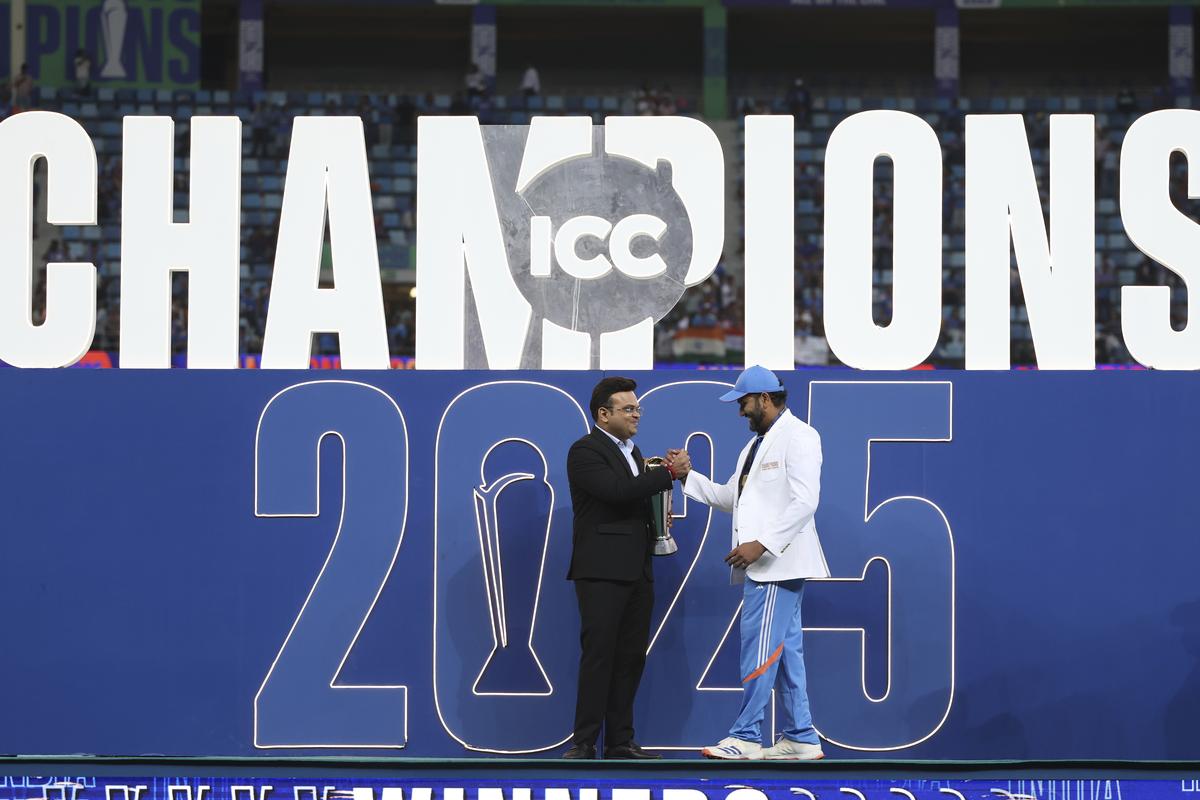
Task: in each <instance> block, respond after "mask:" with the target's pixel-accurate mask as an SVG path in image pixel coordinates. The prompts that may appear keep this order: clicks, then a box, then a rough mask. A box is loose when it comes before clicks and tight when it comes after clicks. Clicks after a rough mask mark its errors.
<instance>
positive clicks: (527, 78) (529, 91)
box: [521, 64, 542, 97]
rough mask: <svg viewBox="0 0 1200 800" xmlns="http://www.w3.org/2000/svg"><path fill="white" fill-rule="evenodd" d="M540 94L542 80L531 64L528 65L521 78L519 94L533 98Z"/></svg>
mask: <svg viewBox="0 0 1200 800" xmlns="http://www.w3.org/2000/svg"><path fill="white" fill-rule="evenodd" d="M541 93H542V78H541V76H540V75H538V71H537V69H536V68H535V67H534V66H533V64H529V65H527V66H526V67H525V74H524V75H522V76H521V94H523V95H525V96H526V97H533V96H534V95H538V94H541Z"/></svg>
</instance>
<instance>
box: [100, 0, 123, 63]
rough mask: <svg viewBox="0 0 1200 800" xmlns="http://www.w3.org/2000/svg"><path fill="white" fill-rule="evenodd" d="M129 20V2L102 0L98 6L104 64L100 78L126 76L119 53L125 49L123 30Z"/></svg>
mask: <svg viewBox="0 0 1200 800" xmlns="http://www.w3.org/2000/svg"><path fill="white" fill-rule="evenodd" d="M128 21H129V4H128V3H127V2H126V1H125V0H104V3H103V4H102V5H101V6H100V25H101V28H102V29H103V30H102V33H101V35H102V36H103V37H104V65H103V66H102V67H101V68H100V77H101V78H116V79H124V78H128V77H129V75H128V73H126V72H125V65H124V64H122V63H121V54H122V52H123V51H124V50H125V30H126V25H127V24H128Z"/></svg>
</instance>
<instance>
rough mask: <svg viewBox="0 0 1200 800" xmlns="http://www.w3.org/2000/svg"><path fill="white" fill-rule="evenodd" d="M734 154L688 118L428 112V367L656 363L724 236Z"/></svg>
mask: <svg viewBox="0 0 1200 800" xmlns="http://www.w3.org/2000/svg"><path fill="white" fill-rule="evenodd" d="M723 166H724V159H723V157H722V152H721V145H720V142H719V141H718V140H717V138H716V135H715V134H714V133H713V132H712V131H711V130H710V129H709V128H708V127H707V126H706V125H704V124H703V123H701V122H699V121H698V120H693V119H688V118H683V117H610V118H608V119H607V120H606V121H605V124H604V125H603V126H593V125H592V122H591V119H590V118H588V117H539V118H536V119H534V120H533V123H532V124H531V125H529V126H484V127H481V126H480V125H479V124H478V122H477V121H476V120H475V119H474V118H471V117H440V118H437V117H435V118H422V119H421V120H420V135H419V140H418V166H417V174H418V185H417V241H418V249H417V283H418V286H419V287H420V293H419V295H418V297H417V303H418V308H417V363H418V366H420V367H421V368H426V369H428V368H435V369H436V368H443V369H463V368H491V369H589V368H623V369H650V368H652V366H653V355H654V354H653V325H654V322H655V321H657V320H658V319H661V318H662V317H663V316H664V315H665V314H666V313H667V312H668V311H670V310H671V309H672V308H673V307H674V306H675V304H676V303H677V302H678V301H679V298H680V297H681V296H682V294H683V291H684V289H686V288H687V287H688V286H693V285H695V284H697V283H700V282H701V281H703V280H705V279H706V278H707V277H708V276H709V275H710V274H711V273H712V271H713V269H714V268H715V267H716V265H717V262H718V260H719V259H720V256H721V249H722V247H723V245H724V224H725V217H724V212H725V209H724V168H723Z"/></svg>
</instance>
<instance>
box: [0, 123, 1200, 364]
mask: <svg viewBox="0 0 1200 800" xmlns="http://www.w3.org/2000/svg"><path fill="white" fill-rule="evenodd" d="M191 124H192V126H193V127H192V135H193V140H194V146H193V147H192V151H191V163H190V168H191V173H192V178H191V197H190V210H189V221H188V222H186V223H177V222H174V221H173V220H174V211H173V208H172V205H173V192H172V190H171V177H172V174H173V173H172V169H171V167H172V161H173V155H172V152H171V139H172V134H171V127H172V126H171V122H170V120H169V119H166V118H161V117H149V118H137V117H126V119H125V128H124V136H125V141H124V152H125V157H124V162H125V179H124V184H123V191H122V220H121V239H122V264H121V272H122V285H121V309H120V311H121V316H120V319H121V337H120V338H121V353H120V356H121V357H122V358H121V361H122V366H137V367H158V368H162V367H167V366H169V363H170V348H169V344H170V342H169V323H168V320H169V313H170V280H169V278H170V275H171V274H172V273H173V272H178V271H186V272H187V273H188V274H189V276H190V280H189V297H188V300H189V311H190V314H189V328H188V334H189V336H188V345H187V357H188V366H190V367H230V366H233V365H235V364H236V363H237V362H236V358H237V350H236V348H237V340H238V324H239V320H238V315H237V308H238V304H239V298H238V296H237V294H238V280H237V272H238V267H239V266H240V265H239V264H238V256H237V249H238V244H237V243H238V241H239V239H240V220H239V214H238V210H239V209H238V208H237V206H238V199H239V198H240V169H241V164H240V155H241V154H240V153H239V152H238V148H239V146H240V141H241V137H240V129H241V124H240V122H239V121H238V120H237V119H236V118H232V117H201V116H197V117H193V118H192V122H191ZM418 128H419V136H418V147H417V187H416V191H417V197H418V200H419V202H418V204H417V218H416V228H417V251H416V252H417V264H416V269H417V283H418V285H419V286H420V289H421V291H420V294H419V295H416V300H417V314H416V334H417V340H416V353H417V366H418V367H419V368H422V369H462V368H476V367H482V368H488V369H517V368H524V369H588V368H603V369H618V368H620V369H645V368H650V367H652V366H653V323H654V322H655V321H656V320H658V319H661V318H662V317H663V316H664V315H665V314H667V313H668V312H669V311H670V310H671V309H672V308H673V307H674V305H675V304H676V303H677V302H678V301H679V299H680V298H681V296H682V294H683V290H684V289H685V288H686V287H689V286H694V285H696V284H698V283H701V282H703V281H704V280H706V279H707V278H708V277H709V276H710V275H711V274H712V272H713V270H714V269H715V268H716V266H717V264H718V262H719V261H720V258H721V254H722V252H723V248H724V245H725V241H724V230H725V208H724V194H725V187H726V170H725V164H724V155H723V152H722V148H721V144H720V142H719V141H718V139H717V137H716V135H715V134H714V133H713V131H712V130H711V129H710V128H708V126H706V125H705V124H704V123H703V122H701V121H700V120H697V119H691V118H684V117H609V118H607V119H606V120H605V123H604V125H603V126H594V125H593V124H592V121H591V118H590V117H536V118H534V120H533V121H532V123H531V124H530V125H528V126H480V124H479V121H478V120H477V119H476V118H473V117H422V118H421V119H420V120H419V123H418ZM793 130H794V121H793V120H792V119H791V118H790V117H786V116H770V117H766V116H753V115H752V116H749V117H747V118H746V160H745V163H746V182H745V215H746V219H745V231H746V259H745V286H746V320H745V341H746V359H747V362H759V363H765V364H768V365H770V366H772V367H773V368H775V369H788V368H790V367H791V366H792V363H793V362H792V347H793V337H794V333H795V329H794V324H793V316H794V313H795V301H794V292H795V280H794V273H793V270H794V258H793V255H794V248H795V244H796V236H795V219H796V211H795V208H794V202H795V197H794V190H793V183H792V179H793V177H794V170H795V165H794V160H793V158H794V149H793V142H792V136H793ZM965 131H966V134H965V140H966V164H965V168H966V182H965V183H966V209H965V210H966V252H965V267H966V300H965V308H964V309H963V318H964V322H965V327H966V338H965V352H966V366H967V368H968V369H1006V368H1008V366H1009V349H1010V346H1011V325H1010V315H1011V308H1012V299H1011V297H1010V288H1011V282H1010V279H1009V261H1010V257H1011V254H1014V253H1015V257H1016V263H1017V269H1018V273H1017V274H1018V277H1019V279H1020V283H1021V287H1022V289H1023V293H1024V298H1025V304H1026V306H1027V310H1028V315H1029V327H1030V334H1031V337H1032V340H1033V345H1034V352H1035V354H1036V359H1037V364H1038V366H1040V367H1043V368H1052V369H1091V368H1094V367H1095V351H1094V335H1095V330H1094V328H1095V319H1096V313H1095V263H1096V254H1095V239H1094V236H1095V195H1096V190H1095V181H1094V175H1095V161H1094V132H1095V122H1094V119H1093V118H1092V116H1091V115H1086V114H1056V115H1051V116H1050V131H1051V136H1050V171H1049V186H1047V187H1043V188H1046V189H1048V190H1049V195H1050V212H1051V213H1050V215H1049V220H1046V219H1044V218H1043V215H1042V209H1041V204H1040V200H1039V191H1038V190H1039V187H1038V183H1037V177H1036V175H1035V172H1034V170H1033V165H1032V159H1031V153H1030V148H1029V142H1028V139H1027V137H1026V133H1025V130H1024V125H1023V122H1022V120H1021V118H1020V117H1019V116H1018V115H967V117H966V126H965ZM1173 152H1181V153H1183V154H1184V156H1186V157H1187V158H1188V159H1189V160H1191V157H1192V156H1193V155H1195V156H1196V157H1197V158H1200V111H1192V110H1177V109H1174V110H1166V111H1156V112H1153V113H1151V114H1147V115H1145V116H1143V117H1141V118H1140V119H1138V120H1136V121H1135V122H1134V123H1133V125H1132V126H1131V127H1130V129H1129V131H1128V135H1127V136H1126V137H1125V140H1124V143H1123V146H1122V151H1121V162H1120V166H1121V182H1120V210H1121V218H1122V221H1123V222H1124V225H1125V229H1126V231H1127V233H1128V235H1129V238H1130V240H1131V241H1132V242H1133V244H1134V245H1135V246H1136V247H1137V248H1138V249H1139V250H1140V251H1141V252H1142V253H1144V254H1145V255H1146V256H1148V257H1149V258H1151V259H1153V260H1154V261H1155V262H1157V263H1159V264H1161V265H1163V266H1164V267H1166V268H1167V269H1168V270H1170V271H1171V272H1173V273H1175V274H1176V275H1178V276H1180V277H1181V278H1182V279H1183V281H1184V283H1185V284H1187V285H1189V286H1194V285H1195V283H1196V281H1195V280H1192V278H1193V277H1194V273H1195V277H1196V279H1197V280H1200V273H1197V267H1195V266H1193V265H1192V260H1193V259H1192V256H1191V254H1192V253H1194V252H1195V250H1196V248H1197V246H1200V225H1197V224H1196V223H1195V222H1194V221H1192V220H1189V219H1188V218H1187V217H1186V216H1184V215H1183V214H1182V213H1181V212H1179V211H1178V210H1177V209H1175V208H1174V206H1173V205H1172V202H1171V198H1170V194H1169V177H1170V156H1171V153H1173ZM881 157H886V158H889V159H891V161H892V163H893V165H894V174H895V180H894V183H895V192H894V206H893V207H894V213H895V217H894V248H893V256H892V263H891V264H875V263H874V262H873V258H874V256H873V246H872V238H873V234H874V232H873V228H872V221H873V219H872V202H873V197H874V179H873V165H874V164H875V162H876V160H877V159H879V158H881ZM38 159H45V160H46V162H47V166H48V176H49V177H48V181H47V189H46V198H47V220H48V222H49V223H50V224H52V225H95V224H96V186H97V170H96V152H95V148H94V146H93V145H92V142H91V140H90V139H89V138H88V135H87V133H86V132H85V131H84V129H83V128H82V127H81V126H80V125H79V124H78V123H76V122H75V121H73V120H72V119H70V118H69V117H67V116H65V115H63V114H58V113H52V112H42V111H35V112H28V113H23V114H18V115H14V116H12V117H10V118H8V119H6V120H4V121H3V122H0V178H4V179H3V180H0V187H3V188H2V189H0V226H2V231H0V232H2V233H3V234H4V237H3V238H4V240H5V241H7V242H9V243H10V247H8V248H7V249H6V250H5V256H6V258H5V260H3V261H0V360H3V361H5V362H7V363H9V364H12V365H14V366H21V367H61V366H68V365H70V364H72V363H74V362H75V361H77V360H79V359H80V358H81V357H82V356H83V355H84V354H85V353H86V352H87V350H88V348H89V347H90V346H91V343H92V340H93V338H94V334H95V319H96V312H97V303H96V269H95V267H94V265H92V264H90V263H83V262H79V263H59V262H55V263H51V264H48V265H47V266H46V312H45V319H44V320H41V319H40V318H39V316H38V315H35V314H34V312H33V308H32V306H33V302H34V301H33V296H34V285H35V280H34V275H35V272H34V264H33V248H32V245H31V240H32V237H31V231H32V227H33V219H32V215H33V205H32V199H31V195H32V183H33V165H34V163H36V161H37V160H38ZM825 160H826V163H825V199H826V203H825V206H826V210H825V218H824V220H823V222H824V250H825V264H824V287H825V293H824V302H825V308H824V321H825V330H826V334H827V337H828V341H829V346H830V349H831V350H832V351H833V352H834V353H835V354H836V355H837V356H838V358H839V359H841V360H842V361H843V362H844V363H845V364H847V365H848V366H851V367H856V368H860V369H905V368H909V367H913V366H916V365H918V364H920V363H921V362H923V361H924V360H925V359H927V358H928V356H929V353H930V352H931V351H932V350H933V348H934V346H935V344H936V342H937V340H938V337H939V336H940V334H941V330H942V318H943V310H944V309H943V303H942V296H941V288H942V286H941V281H942V276H943V265H942V255H943V253H942V219H943V212H944V209H943V205H942V204H943V199H942V194H941V185H942V179H943V165H942V159H941V148H940V145H939V144H938V141H937V135H936V133H935V132H934V131H933V129H932V128H930V126H929V125H928V124H927V123H926V122H925V121H924V120H923V119H921V118H920V117H918V116H916V115H914V114H910V113H906V112H901V111H863V112H860V113H857V114H853V115H851V116H849V117H847V118H846V119H845V120H843V121H842V122H841V123H840V124H839V125H838V126H837V128H836V129H835V130H834V132H833V134H832V135H831V137H830V140H829V144H828V147H827V151H826V155H825ZM564 175H565V176H566V177H564ZM582 178H586V180H582ZM580 187H582V189H586V190H587V192H590V194H588V195H587V197H586V198H584V200H583V201H581V200H580V195H579V194H578V191H582V189H581V188H580ZM1197 187H1200V170H1192V171H1191V172H1190V173H1189V177H1188V195H1189V197H1193V198H1194V197H1197V196H1200V188H1197ZM585 201H586V202H585ZM589 203H590V207H587V208H584V207H583V206H587V205H588V204H589ZM597 209H603V211H602V212H601V211H597ZM327 226H328V233H329V240H330V245H331V247H330V251H331V253H332V266H333V269H332V271H333V275H334V286H333V288H321V287H320V285H319V281H320V276H321V259H322V252H323V241H324V236H325V231H326V227H327ZM275 254H276V255H275V264H274V273H273V275H272V280H271V296H270V298H269V299H270V305H269V309H270V310H269V313H268V316H267V323H266V330H265V331H264V336H263V355H262V366H264V367H268V368H288V369H297V368H304V367H306V366H307V365H308V363H309V358H310V355H311V350H312V338H313V336H314V335H315V334H318V333H336V334H338V336H339V346H340V351H341V361H342V366H344V367H349V368H356V369H386V368H388V366H389V365H390V358H389V353H388V346H387V330H386V321H385V317H384V308H383V292H382V282H381V279H380V274H379V266H380V265H379V253H378V250H377V246H376V227H375V219H374V212H373V208H372V199H371V189H370V178H369V174H368V165H367V156H366V144H365V138H364V132H363V124H362V121H361V120H360V119H359V118H357V117H313V118H305V117H300V118H297V119H296V120H295V123H294V127H293V136H292V142H291V150H290V153H289V158H288V166H287V182H286V184H285V188H284V193H283V201H282V208H281V211H280V216H279V229H278V241H277V243H276V248H275ZM889 268H890V270H891V273H892V286H891V297H892V299H893V303H892V305H893V313H892V319H891V320H890V321H889V322H888V323H887V324H886V325H880V324H877V323H876V322H875V321H874V319H873V316H872V307H873V301H874V295H875V294H876V293H877V292H878V291H879V290H878V287H876V285H875V283H876V276H877V275H878V274H879V272H880V271H885V272H886V271H887V270H889ZM469 301H473V302H469ZM1189 301H1190V297H1189ZM1170 304H1171V289H1170V288H1169V287H1167V286H1124V287H1122V292H1121V330H1122V335H1123V337H1124V340H1125V342H1126V344H1127V346H1128V348H1129V351H1130V353H1131V354H1132V356H1133V357H1134V358H1135V359H1136V360H1137V361H1139V362H1140V363H1142V364H1144V365H1146V366H1151V367H1155V368H1158V369H1195V368H1197V367H1200V326H1191V325H1189V326H1187V327H1186V328H1184V329H1183V330H1178V331H1176V330H1174V329H1173V328H1172V326H1171V309H1170Z"/></svg>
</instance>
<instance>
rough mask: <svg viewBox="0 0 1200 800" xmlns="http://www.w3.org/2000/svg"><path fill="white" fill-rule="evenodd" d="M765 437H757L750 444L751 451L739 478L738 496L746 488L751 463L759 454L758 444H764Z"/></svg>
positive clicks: (747, 455)
mask: <svg viewBox="0 0 1200 800" xmlns="http://www.w3.org/2000/svg"><path fill="white" fill-rule="evenodd" d="M762 440H763V437H761V436H759V437H756V438H755V440H754V444H752V445H750V452H749V453H747V454H746V460H745V462H744V463H743V464H742V476H741V478H740V479H739V480H738V497H739V498H740V497H741V496H742V490H743V489H745V488H746V479H747V478H749V477H750V465H752V464H753V463H754V456H755V455H757V454H758V446H759V445H760V444H762Z"/></svg>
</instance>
